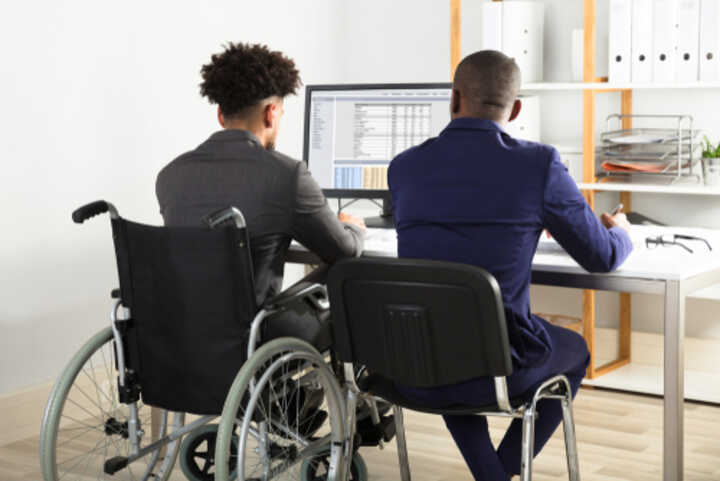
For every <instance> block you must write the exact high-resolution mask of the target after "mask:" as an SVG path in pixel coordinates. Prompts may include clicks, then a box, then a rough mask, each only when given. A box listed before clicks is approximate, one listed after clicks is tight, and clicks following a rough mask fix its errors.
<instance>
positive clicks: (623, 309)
mask: <svg viewBox="0 0 720 481" xmlns="http://www.w3.org/2000/svg"><path fill="white" fill-rule="evenodd" d="M493 1H502V0H493ZM583 2H584V5H583V7H584V11H583V16H584V28H585V45H584V58H583V62H584V65H583V82H578V83H577V84H572V83H567V84H557V85H555V86H554V85H553V84H551V83H547V84H546V83H536V84H528V85H526V86H524V90H532V88H533V87H535V89H537V90H550V89H556V90H560V89H565V88H567V89H568V90H570V89H573V88H578V89H581V90H582V94H583V142H582V151H583V183H585V184H595V183H597V178H596V177H595V126H596V123H595V122H596V120H595V97H596V95H597V94H601V93H614V92H618V93H620V111H621V113H622V114H627V115H629V114H632V111H633V90H632V88H631V85H630V84H628V86H625V85H622V86H615V85H612V84H609V83H608V82H607V79H604V78H602V79H601V78H598V77H597V76H596V74H595V56H596V20H597V15H596V0H583ZM461 20H462V0H450V75H451V79H452V76H453V75H454V74H455V69H456V67H457V65H458V63H460V60H461V58H460V55H461V42H462V30H461ZM576 86H577V87H576ZM697 86H698V87H707V88H714V87H715V86H714V85H710V84H708V85H703V84H697ZM556 87H557V88H556ZM625 87H626V88H625ZM643 87H647V88H650V85H648V86H643ZM717 87H718V88H720V84H719V85H718V86H717ZM656 88H671V86H670V85H661V86H656ZM623 128H632V118H625V119H623ZM583 195H584V196H585V199H586V200H587V202H588V204H589V205H590V207H591V208H594V207H595V191H594V190H590V189H588V190H583ZM620 202H622V203H623V205H624V206H625V208H624V210H625V211H630V209H631V208H632V193H631V192H629V191H621V192H620ZM582 305H583V308H582V319H583V335H584V336H585V341H586V342H587V345H588V349H589V350H590V365H589V366H588V369H587V377H588V378H589V379H595V378H597V377H598V376H601V375H603V374H606V373H608V372H611V371H613V370H615V369H617V368H619V367H622V366H624V365H626V364H628V363H630V361H631V359H632V352H631V348H630V346H631V343H630V340H631V339H630V336H631V332H632V298H631V295H630V294H629V293H621V294H620V313H619V315H620V326H619V330H618V333H619V335H618V352H619V356H618V358H617V359H615V360H614V361H611V362H609V363H606V364H604V365H602V366H596V362H595V361H596V359H595V357H596V356H595V354H596V350H595V315H596V309H595V291H592V290H584V291H583V292H582Z"/></svg>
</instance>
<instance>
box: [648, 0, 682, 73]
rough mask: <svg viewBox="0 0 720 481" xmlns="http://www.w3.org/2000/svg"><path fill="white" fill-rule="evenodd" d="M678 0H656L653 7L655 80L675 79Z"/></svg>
mask: <svg viewBox="0 0 720 481" xmlns="http://www.w3.org/2000/svg"><path fill="white" fill-rule="evenodd" d="M677 11H678V1H677V0H655V5H654V9H653V81H654V82H674V81H675V56H676V50H677V35H678V29H677Z"/></svg>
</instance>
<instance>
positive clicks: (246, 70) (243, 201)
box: [156, 43, 365, 348]
mask: <svg viewBox="0 0 720 481" xmlns="http://www.w3.org/2000/svg"><path fill="white" fill-rule="evenodd" d="M201 73H202V78H203V81H202V83H201V85H200V91H201V94H202V95H203V96H204V97H207V98H208V100H209V101H210V103H213V104H217V105H218V111H217V116H218V121H219V123H220V125H221V126H222V127H223V130H220V131H218V132H215V133H214V134H212V135H211V136H210V138H209V139H207V140H206V141H205V142H203V143H202V144H200V145H199V146H198V147H197V148H196V149H195V150H191V151H190V152H187V153H185V154H182V155H180V156H179V157H178V158H176V159H175V160H173V161H172V162H170V163H169V164H168V165H167V166H165V168H163V169H162V171H161V172H160V174H159V175H158V178H157V183H156V193H157V198H158V202H159V204H160V212H161V214H162V216H163V218H164V220H165V224H166V225H168V226H200V225H203V217H204V216H205V215H207V214H209V213H211V212H213V211H216V210H219V209H222V208H225V207H228V206H235V207H237V208H238V209H240V211H241V212H242V213H243V215H244V216H245V219H246V221H247V224H248V230H249V233H250V242H251V251H252V256H253V264H254V271H255V288H256V292H255V294H256V298H257V303H258V305H259V306H261V305H263V303H264V302H265V301H266V300H267V299H270V298H271V297H273V296H275V295H276V294H278V293H279V292H280V289H281V285H282V278H283V269H284V264H285V256H286V252H287V249H288V247H289V245H290V241H291V240H292V239H296V240H298V241H299V242H300V243H302V244H303V245H305V246H306V247H307V248H308V249H310V250H311V251H313V252H315V253H316V254H317V255H318V256H320V258H321V259H322V260H323V261H325V262H326V263H328V264H331V263H333V262H335V261H336V260H338V259H340V258H343V257H352V256H357V255H360V253H361V252H362V248H363V237H364V232H365V228H364V224H363V222H362V220H361V219H356V218H353V217H350V216H345V217H344V219H343V220H344V221H345V222H340V221H339V220H338V219H337V217H335V215H334V214H333V212H332V211H331V210H330V208H329V207H328V205H327V201H326V199H325V197H324V195H323V193H322V190H321V189H320V187H319V186H318V184H317V183H316V182H315V180H314V179H313V178H312V176H311V175H310V173H309V172H308V170H307V168H306V166H305V164H304V163H303V162H298V161H297V160H295V159H292V158H291V157H288V156H286V155H283V154H281V153H279V152H277V151H275V150H274V147H275V140H276V138H277V135H278V128H279V125H280V119H281V117H282V115H283V98H284V97H286V96H287V95H289V94H294V93H295V92H296V90H297V88H298V87H299V86H300V78H299V74H298V71H297V69H296V68H295V64H294V62H293V61H292V60H291V59H289V58H287V57H285V56H284V55H283V54H282V53H280V52H274V51H270V50H269V49H268V48H267V47H266V46H263V45H249V44H241V43H239V44H233V43H230V44H229V45H228V46H227V48H226V49H225V50H224V51H223V52H221V53H219V54H215V55H213V56H212V58H211V62H210V63H208V64H207V65H204V66H203V67H202V70H201ZM298 127H299V126H298ZM313 281H316V282H318V281H319V282H324V279H322V277H321V276H318V275H317V274H316V275H315V276H314V278H313ZM325 322H326V320H320V319H318V318H317V316H316V315H315V313H314V312H312V311H310V310H308V311H303V312H295V313H286V314H284V315H283V316H281V317H278V318H275V319H272V320H271V321H269V323H268V325H269V329H268V330H267V331H266V334H265V337H266V338H268V337H276V336H280V335H293V336H296V337H302V338H304V339H306V340H308V341H310V342H313V343H314V344H316V345H317V346H318V347H321V348H322V347H327V346H324V345H323V344H327V343H328V342H329V339H328V337H327V333H326V332H325V331H326V330H325V329H320V328H319V326H320V325H321V324H324V323H325Z"/></svg>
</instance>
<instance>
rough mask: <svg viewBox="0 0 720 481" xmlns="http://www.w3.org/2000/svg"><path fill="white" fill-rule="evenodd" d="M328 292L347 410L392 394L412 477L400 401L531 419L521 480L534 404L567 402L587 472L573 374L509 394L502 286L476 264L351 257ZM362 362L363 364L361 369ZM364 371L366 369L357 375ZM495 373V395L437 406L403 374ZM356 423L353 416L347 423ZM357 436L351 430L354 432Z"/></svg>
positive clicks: (420, 381)
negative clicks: (486, 401)
mask: <svg viewBox="0 0 720 481" xmlns="http://www.w3.org/2000/svg"><path fill="white" fill-rule="evenodd" d="M328 294H329V298H330V305H331V311H332V317H333V331H334V350H335V352H336V355H337V358H338V361H341V362H342V363H343V364H344V368H343V370H344V376H345V384H346V386H347V388H348V389H347V392H348V410H347V412H348V413H349V414H348V415H349V416H352V413H353V412H354V407H355V405H356V403H358V402H362V401H364V400H367V399H371V398H374V397H378V398H382V399H384V400H386V401H388V402H390V403H392V404H393V405H394V406H393V409H394V412H395V423H396V435H397V446H398V456H399V461H400V471H401V475H402V480H403V481H409V480H410V467H409V461H408V456H407V447H406V444H405V432H404V427H403V417H402V408H407V409H412V410H415V411H421V412H425V413H432V414H440V415H453V414H457V415H465V414H475V415H479V416H504V417H512V418H521V419H522V420H523V441H522V464H521V470H522V471H521V479H522V480H523V481H529V480H530V479H531V477H532V459H533V443H534V426H535V417H536V405H537V402H538V401H539V400H540V399H547V398H551V399H557V400H558V401H559V402H561V403H562V409H563V427H564V433H565V447H566V454H567V464H568V472H569V476H570V479H571V480H572V481H579V479H580V474H579V468H578V459H577V448H576V440H575V429H574V423H573V414H572V393H571V390H570V383H569V381H568V380H567V378H566V377H565V376H555V377H552V378H550V379H547V380H546V381H545V382H543V383H542V385H541V386H540V387H539V388H538V389H537V390H536V391H535V392H534V393H530V395H529V396H525V397H522V398H512V399H511V398H510V397H509V395H508V388H507V382H506V377H507V376H509V375H511V374H512V371H513V369H512V363H511V358H510V345H509V341H508V335H507V327H506V324H505V313H504V308H503V302H502V298H501V295H500V288H499V286H498V283H497V281H496V280H495V278H494V277H493V276H492V275H491V274H489V273H488V272H487V271H485V270H483V269H480V268H478V267H474V266H469V265H464V264H456V263H450V262H439V261H428V260H417V259H377V258H375V259H370V258H364V259H349V260H345V261H341V262H339V263H338V264H336V265H335V266H333V267H332V269H331V270H330V274H329V279H328ZM360 366H364V370H363V369H360V368H359V367H360ZM359 371H364V375H362V376H358V372H359ZM486 376H487V377H492V378H494V384H495V391H496V403H495V404H492V405H489V406H469V405H462V406H451V407H447V408H443V409H434V408H429V407H426V406H422V405H418V404H417V403H414V402H412V401H411V400H409V399H407V398H405V397H404V396H403V395H402V394H401V393H400V392H399V391H398V390H397V389H396V388H395V383H398V384H401V385H405V386H416V387H434V386H443V385H449V384H456V383H460V382H463V381H468V380H470V379H473V378H478V377H486ZM353 425H354V423H353V422H352V420H350V421H349V422H348V423H347V426H349V427H351V428H352V426H353ZM350 439H352V435H350Z"/></svg>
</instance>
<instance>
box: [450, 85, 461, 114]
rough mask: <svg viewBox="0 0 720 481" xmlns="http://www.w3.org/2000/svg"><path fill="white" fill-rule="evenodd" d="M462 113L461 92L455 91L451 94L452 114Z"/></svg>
mask: <svg viewBox="0 0 720 481" xmlns="http://www.w3.org/2000/svg"><path fill="white" fill-rule="evenodd" d="M458 112H460V92H459V91H457V90H455V89H453V90H452V93H451V94H450V113H451V114H457V113H458Z"/></svg>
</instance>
